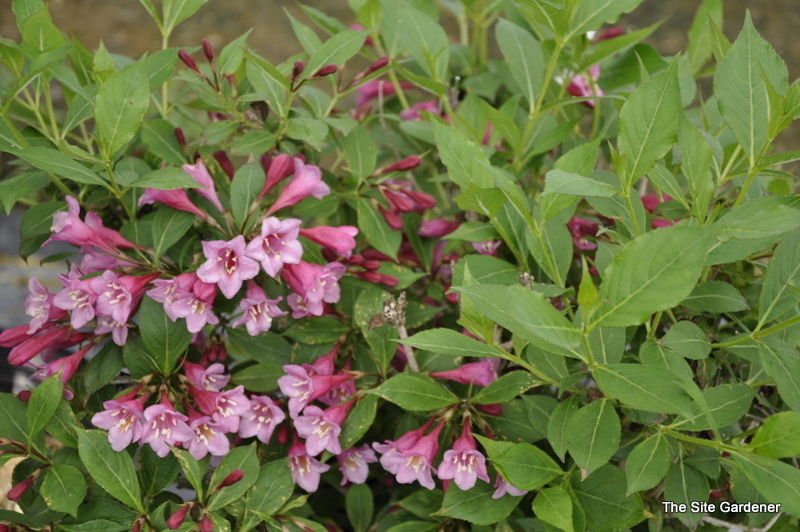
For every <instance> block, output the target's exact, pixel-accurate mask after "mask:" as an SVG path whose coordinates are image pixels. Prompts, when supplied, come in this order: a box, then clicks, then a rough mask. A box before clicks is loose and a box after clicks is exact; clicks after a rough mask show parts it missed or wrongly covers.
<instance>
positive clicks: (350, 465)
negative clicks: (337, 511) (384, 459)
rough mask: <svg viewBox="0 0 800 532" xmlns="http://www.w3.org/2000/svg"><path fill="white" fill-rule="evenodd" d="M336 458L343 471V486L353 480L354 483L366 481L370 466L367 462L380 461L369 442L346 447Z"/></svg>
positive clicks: (340, 469)
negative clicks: (359, 445) (358, 445)
mask: <svg viewBox="0 0 800 532" xmlns="http://www.w3.org/2000/svg"><path fill="white" fill-rule="evenodd" d="M336 459H337V460H338V461H339V471H341V472H342V482H341V485H342V486H344V485H345V484H347V482H352V483H353V484H363V483H364V482H366V481H367V475H369V466H367V464H371V463H373V462H377V461H378V457H377V456H375V451H373V450H372V449H370V448H369V445H367V444H364V445H362V446H361V447H351V448H349V449H346V450H345V451H343V452H342V453H341V454H338V455H337V456H336Z"/></svg>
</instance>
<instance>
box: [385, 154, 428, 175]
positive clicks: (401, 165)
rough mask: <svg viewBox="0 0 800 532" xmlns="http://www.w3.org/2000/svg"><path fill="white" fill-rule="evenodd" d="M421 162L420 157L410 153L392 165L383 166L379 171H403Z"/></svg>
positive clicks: (386, 172) (411, 168)
mask: <svg viewBox="0 0 800 532" xmlns="http://www.w3.org/2000/svg"><path fill="white" fill-rule="evenodd" d="M421 162H422V159H420V158H419V156H417V155H411V156H410V157H406V158H405V159H403V160H401V161H397V162H396V163H394V164H393V165H391V166H389V167H387V168H384V170H383V171H382V172H381V173H382V174H388V173H389V172H405V171H407V170H413V169H414V168H416V167H417V166H419V165H420V163H421Z"/></svg>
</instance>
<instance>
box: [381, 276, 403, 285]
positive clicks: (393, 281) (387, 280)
mask: <svg viewBox="0 0 800 532" xmlns="http://www.w3.org/2000/svg"><path fill="white" fill-rule="evenodd" d="M380 283H381V284H384V285H386V286H397V285H398V284H399V283H400V279H398V278H397V277H395V276H394V275H387V274H385V273H384V274H381V280H380Z"/></svg>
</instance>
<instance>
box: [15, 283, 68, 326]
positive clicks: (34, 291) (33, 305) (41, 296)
mask: <svg viewBox="0 0 800 532" xmlns="http://www.w3.org/2000/svg"><path fill="white" fill-rule="evenodd" d="M28 291H29V292H30V293H29V295H28V297H26V298H25V314H27V315H28V316H30V317H31V322H30V325H29V326H28V334H33V333H35V332H36V331H38V330H39V329H41V328H42V326H44V324H45V323H46V322H48V321H50V320H60V319H61V318H63V317H64V316H66V314H67V313H66V312H64V310H62V309H60V308H58V307H56V306H55V305H54V304H53V297H54V294H51V293H50V291H49V290H47V288H45V287H44V286H42V283H40V282H39V281H38V280H37V279H36V277H31V278H30V280H29V281H28Z"/></svg>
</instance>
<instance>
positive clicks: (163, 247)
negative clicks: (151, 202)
mask: <svg viewBox="0 0 800 532" xmlns="http://www.w3.org/2000/svg"><path fill="white" fill-rule="evenodd" d="M196 219H197V216H196V215H194V214H192V213H190V212H184V211H179V210H177V209H173V208H170V207H167V206H163V205H162V206H161V207H160V208H159V209H158V212H156V215H155V216H154V217H153V252H154V255H155V256H156V257H160V256H161V255H163V254H164V252H166V251H167V250H168V249H169V248H170V246H172V245H173V244H175V243H177V242H178V241H179V240H180V239H182V238H183V235H185V234H186V231H188V230H189V228H190V227H192V225H193V224H194V222H195V220H196Z"/></svg>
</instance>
